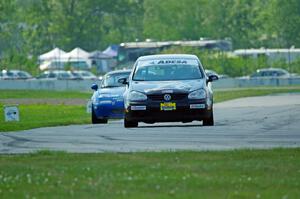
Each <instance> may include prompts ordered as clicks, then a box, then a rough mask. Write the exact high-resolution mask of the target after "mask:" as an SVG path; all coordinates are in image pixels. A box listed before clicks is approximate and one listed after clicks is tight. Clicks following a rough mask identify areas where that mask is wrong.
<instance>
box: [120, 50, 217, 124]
mask: <svg viewBox="0 0 300 199" xmlns="http://www.w3.org/2000/svg"><path fill="white" fill-rule="evenodd" d="M217 79H218V77H217V76H216V75H213V74H212V75H209V76H207V75H206V73H205V72H204V69H203V67H202V65H201V62H200V60H199V59H198V57H197V56H195V55H180V54H179V55H152V56H143V57H140V58H139V59H138V60H137V61H136V63H135V64H134V68H133V71H132V74H131V75H130V77H129V79H128V81H127V79H126V78H123V79H120V80H119V82H122V83H123V84H126V85H127V86H126V91H125V93H124V104H125V117H124V126H125V127H126V128H128V127H137V126H138V122H145V123H155V122H191V121H193V120H199V121H203V125H214V117H213V92H212V89H211V84H210V82H212V81H214V80H217Z"/></svg>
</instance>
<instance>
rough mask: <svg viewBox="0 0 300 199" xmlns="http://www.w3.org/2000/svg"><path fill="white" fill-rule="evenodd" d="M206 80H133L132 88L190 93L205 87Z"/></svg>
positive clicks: (158, 91) (145, 91)
mask: <svg viewBox="0 0 300 199" xmlns="http://www.w3.org/2000/svg"><path fill="white" fill-rule="evenodd" d="M204 84H205V81H204V80H203V79H197V80H181V81H145V82H143V81H133V82H132V84H131V90H134V91H139V92H143V93H145V94H152V93H165V92H168V91H170V92H176V93H189V92H191V91H194V90H197V89H200V88H204Z"/></svg>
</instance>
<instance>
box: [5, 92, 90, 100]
mask: <svg viewBox="0 0 300 199" xmlns="http://www.w3.org/2000/svg"><path fill="white" fill-rule="evenodd" d="M91 93H92V92H78V91H47V90H0V99H12V98H13V99H19V98H33V99H36V98H40V99H46V98H57V99H62V98H67V99H70V98H79V99H88V98H90V97H91Z"/></svg>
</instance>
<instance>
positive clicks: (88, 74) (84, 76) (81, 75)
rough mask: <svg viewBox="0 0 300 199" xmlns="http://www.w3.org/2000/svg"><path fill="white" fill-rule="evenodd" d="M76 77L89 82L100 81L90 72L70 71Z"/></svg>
mask: <svg viewBox="0 0 300 199" xmlns="http://www.w3.org/2000/svg"><path fill="white" fill-rule="evenodd" d="M69 72H70V73H71V74H72V75H73V76H74V77H77V78H78V79H89V80H98V77H97V76H96V75H94V74H93V73H92V72H90V71H85V70H74V71H69Z"/></svg>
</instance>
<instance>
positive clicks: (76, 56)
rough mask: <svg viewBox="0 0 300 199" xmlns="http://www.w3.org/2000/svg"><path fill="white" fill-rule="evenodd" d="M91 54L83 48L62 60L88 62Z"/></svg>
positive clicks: (73, 51)
mask: <svg viewBox="0 0 300 199" xmlns="http://www.w3.org/2000/svg"><path fill="white" fill-rule="evenodd" d="M89 56H90V54H89V53H88V52H86V51H85V50H82V49H81V48H74V49H73V50H72V51H70V52H68V53H66V54H64V55H63V56H62V57H61V58H62V60H66V61H81V60H88V59H89Z"/></svg>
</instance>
